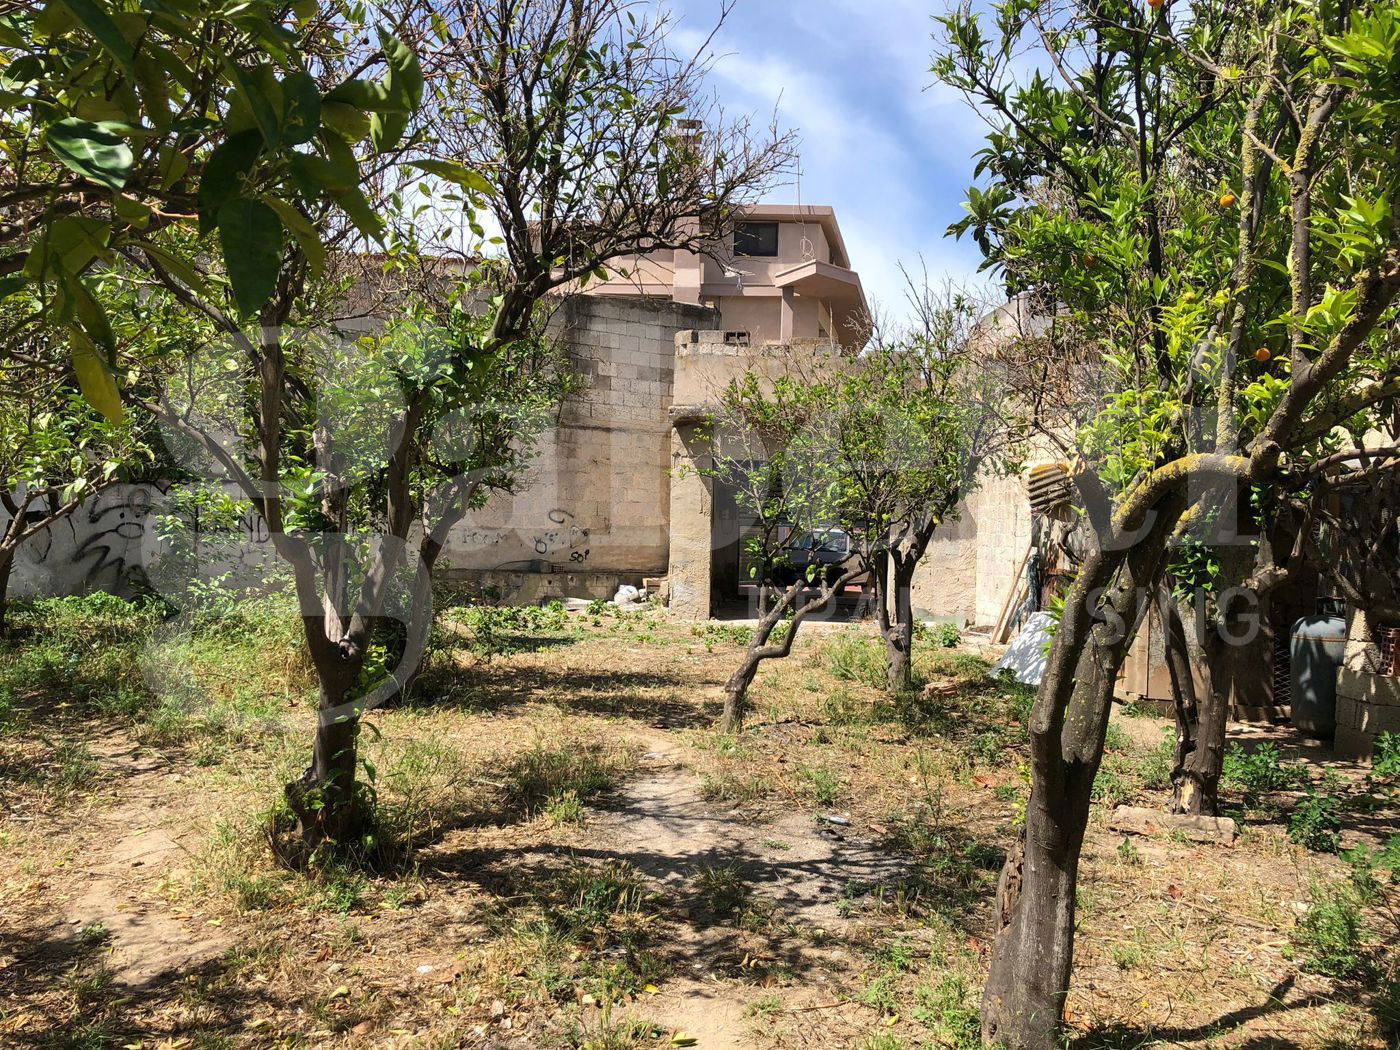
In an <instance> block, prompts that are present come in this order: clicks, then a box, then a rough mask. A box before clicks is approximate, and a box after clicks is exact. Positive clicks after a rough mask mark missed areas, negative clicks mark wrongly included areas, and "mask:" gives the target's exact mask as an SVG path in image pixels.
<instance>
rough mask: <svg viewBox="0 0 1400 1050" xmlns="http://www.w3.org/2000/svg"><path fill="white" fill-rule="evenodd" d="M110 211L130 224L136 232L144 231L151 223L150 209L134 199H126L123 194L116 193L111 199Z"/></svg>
mask: <svg viewBox="0 0 1400 1050" xmlns="http://www.w3.org/2000/svg"><path fill="white" fill-rule="evenodd" d="M112 209H113V210H114V211H115V212H116V213H117V215H118V216H119V217H120V218H122V219H124V220H126V221H127V222H129V223H131V225H132V226H135V227H136V228H137V229H138V230H144V229H145V228H146V226H147V224H148V223H150V221H151V209H150V207H149V206H148V205H146V204H143V203H142V202H141V201H139V200H137V199H136V198H135V197H128V196H127V195H126V194H124V193H118V194H116V196H115V197H113V199H112Z"/></svg>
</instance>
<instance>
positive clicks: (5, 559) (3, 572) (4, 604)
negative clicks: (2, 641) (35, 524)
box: [0, 547, 15, 637]
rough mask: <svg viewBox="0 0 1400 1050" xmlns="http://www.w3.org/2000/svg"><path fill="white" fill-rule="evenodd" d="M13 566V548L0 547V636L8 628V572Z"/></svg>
mask: <svg viewBox="0 0 1400 1050" xmlns="http://www.w3.org/2000/svg"><path fill="white" fill-rule="evenodd" d="M14 567H15V552H14V548H12V547H11V548H0V637H4V636H5V635H6V634H7V633H9V630H10V620H9V611H10V573H11V571H12V570H13V569H14Z"/></svg>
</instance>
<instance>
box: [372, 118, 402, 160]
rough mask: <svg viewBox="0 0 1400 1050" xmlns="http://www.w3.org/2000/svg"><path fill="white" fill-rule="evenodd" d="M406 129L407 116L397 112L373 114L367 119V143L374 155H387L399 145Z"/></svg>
mask: <svg viewBox="0 0 1400 1050" xmlns="http://www.w3.org/2000/svg"><path fill="white" fill-rule="evenodd" d="M407 129H408V114H407V113H400V112H398V111H397V110H395V111H393V112H390V113H375V114H373V115H372V116H371V117H370V118H369V141H370V143H371V144H372V145H373V146H374V151H375V152H376V153H388V152H389V150H391V149H393V148H394V147H395V146H397V145H398V144H399V139H401V138H403V133H404V132H405V131H406V130H407Z"/></svg>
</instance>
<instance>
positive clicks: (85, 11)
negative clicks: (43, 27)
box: [56, 0, 136, 76]
mask: <svg viewBox="0 0 1400 1050" xmlns="http://www.w3.org/2000/svg"><path fill="white" fill-rule="evenodd" d="M56 6H60V7H63V8H66V9H67V10H68V11H69V12H70V13H71V14H72V15H73V17H75V18H76V19H77V20H78V21H79V22H81V23H82V24H83V27H84V28H85V29H86V30H87V31H88V32H89V33H91V34H92V35H93V36H94V37H96V38H97V42H98V43H99V44H101V45H102V46H103V47H105V48H106V49H107V50H108V51H110V52H111V53H112V57H113V58H115V59H116V60H117V61H118V62H120V63H121V65H122V68H123V69H125V70H126V71H127V72H128V73H130V74H132V76H135V75H136V68H135V65H134V63H133V58H134V52H133V51H132V47H131V43H130V42H129V41H128V40H127V39H126V37H125V35H123V33H122V31H121V30H120V29H118V28H117V23H116V22H114V21H113V20H112V16H111V15H109V14H108V13H107V12H106V11H105V10H104V9H103V8H102V7H101V6H99V5H98V4H97V3H95V2H94V0H63V2H62V3H61V4H59V5H56Z"/></svg>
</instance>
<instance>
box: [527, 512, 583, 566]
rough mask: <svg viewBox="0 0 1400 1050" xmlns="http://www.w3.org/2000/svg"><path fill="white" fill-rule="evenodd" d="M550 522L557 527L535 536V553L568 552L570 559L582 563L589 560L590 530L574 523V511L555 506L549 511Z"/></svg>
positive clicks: (578, 563) (574, 562)
mask: <svg viewBox="0 0 1400 1050" xmlns="http://www.w3.org/2000/svg"><path fill="white" fill-rule="evenodd" d="M549 522H550V524H551V525H553V526H555V528H552V529H548V530H546V531H545V532H542V533H539V534H537V535H536V536H535V553H536V554H539V555H541V556H544V555H552V554H565V553H567V555H568V558H569V561H571V562H572V563H573V564H575V565H582V564H584V563H585V562H587V561H588V556H589V554H590V553H591V551H590V550H589V548H588V536H589V530H588V529H584V528H580V527H579V526H577V525H575V524H574V515H573V513H572V512H570V511H567V510H564V509H563V508H560V507H555V508H554V509H553V510H551V511H550V512H549Z"/></svg>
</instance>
